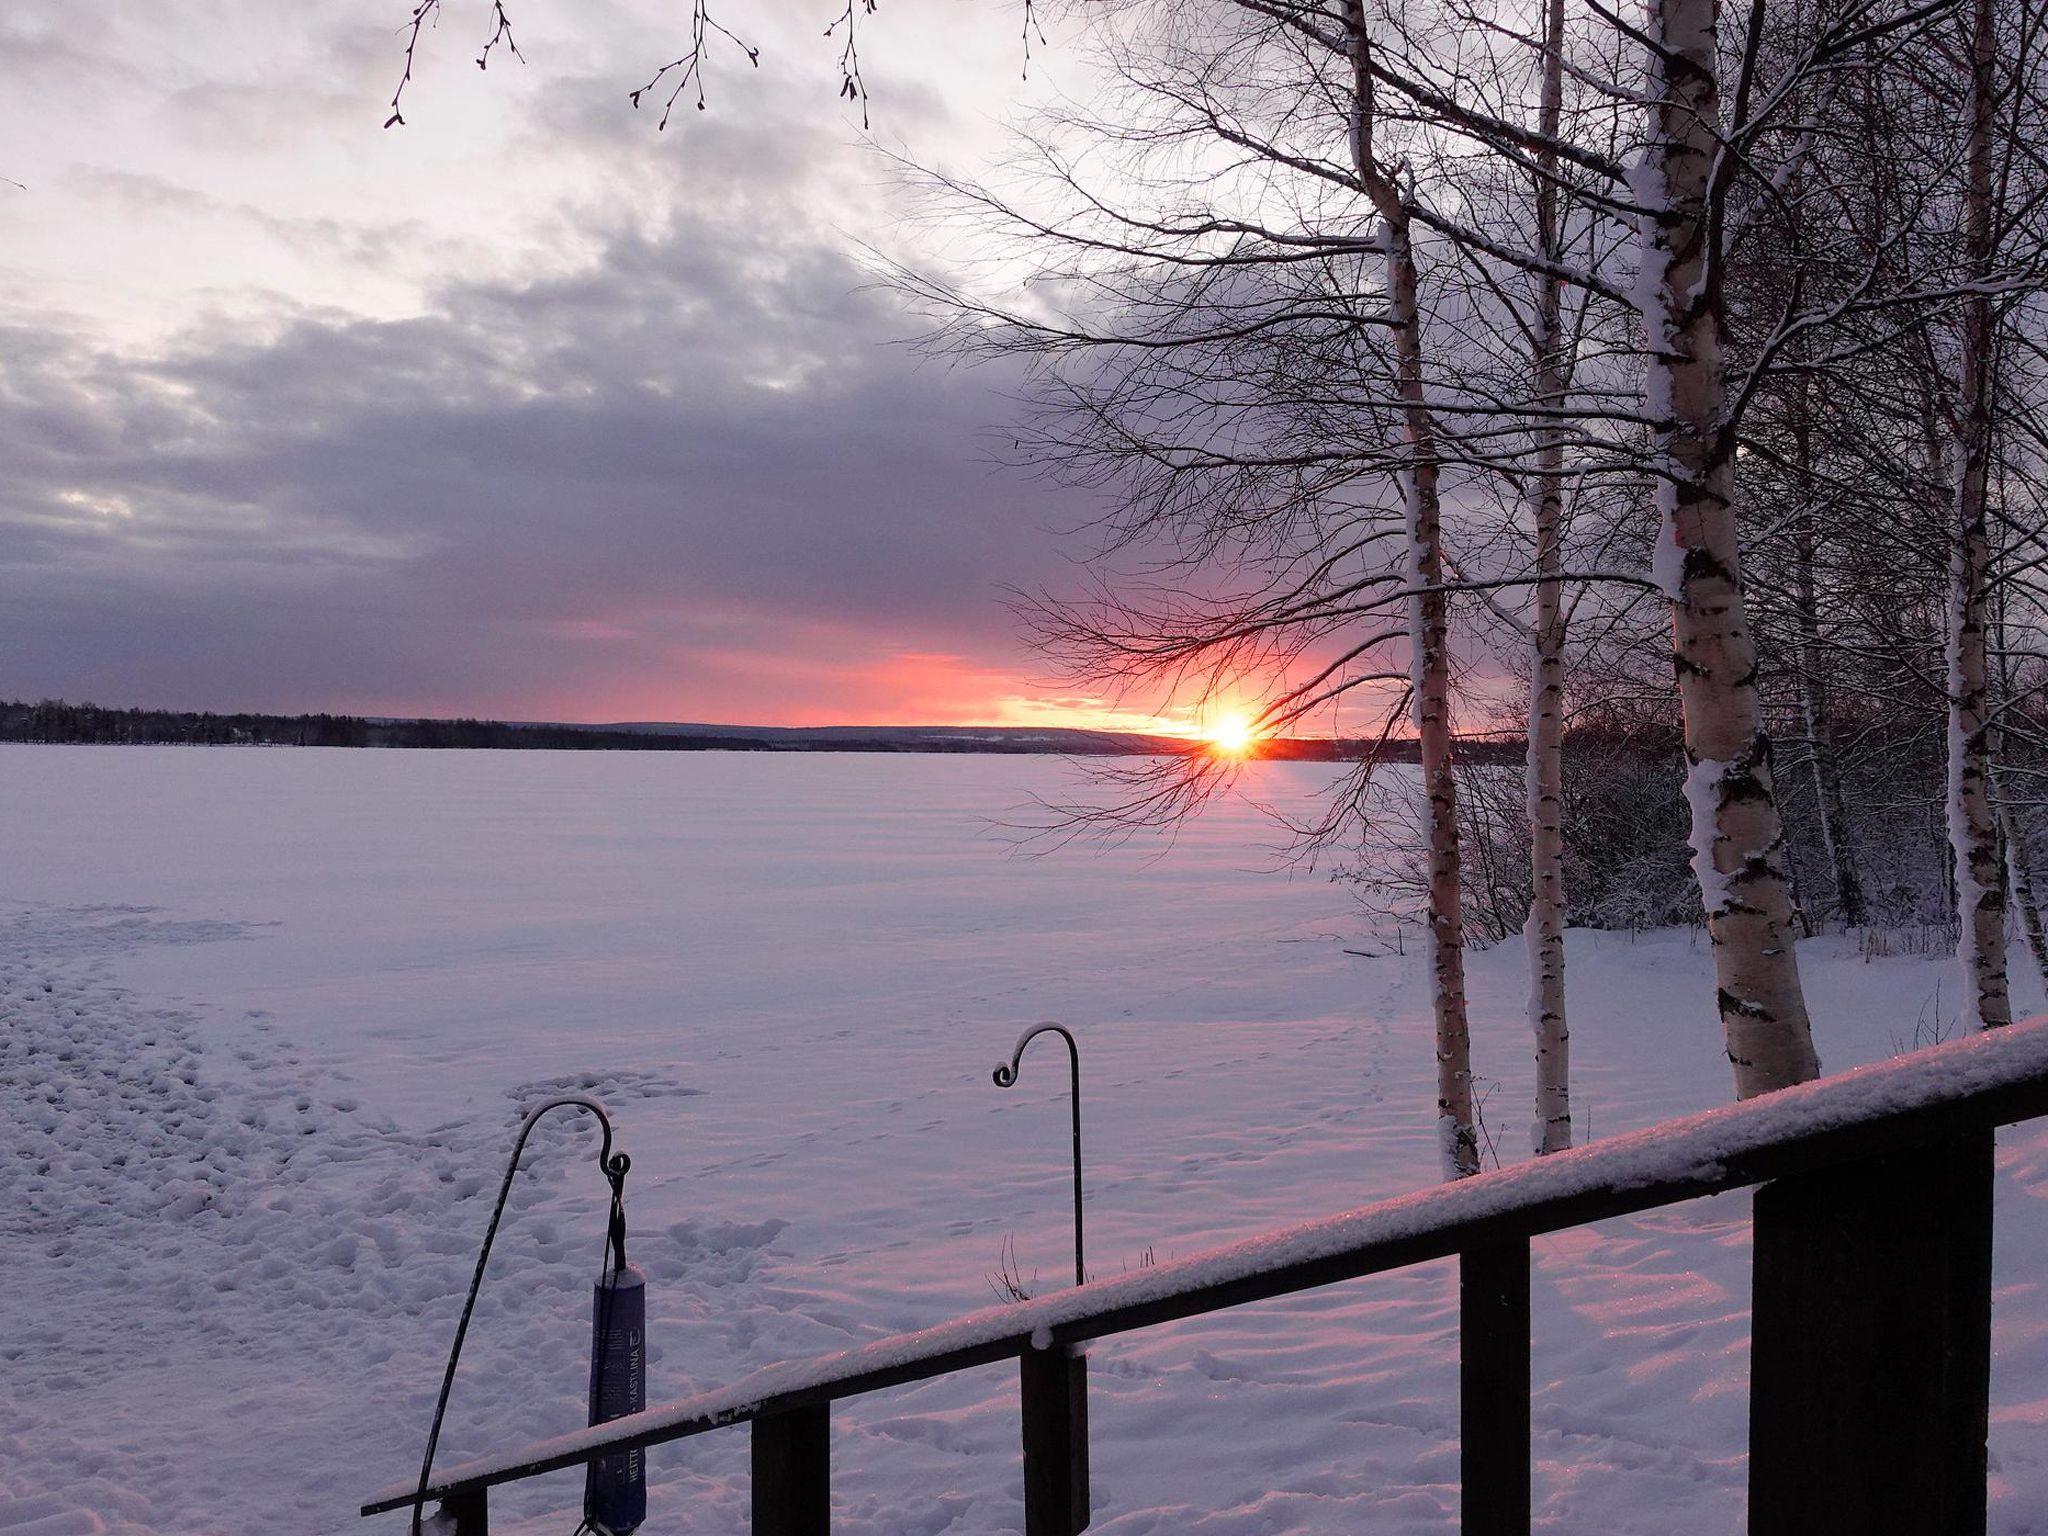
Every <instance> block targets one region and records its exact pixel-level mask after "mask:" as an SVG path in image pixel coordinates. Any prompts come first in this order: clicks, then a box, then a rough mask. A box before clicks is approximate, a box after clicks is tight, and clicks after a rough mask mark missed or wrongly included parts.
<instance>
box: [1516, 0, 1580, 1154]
mask: <svg viewBox="0 0 2048 1536" xmlns="http://www.w3.org/2000/svg"><path fill="white" fill-rule="evenodd" d="M1543 49H1544V52H1543V98H1542V109H1541V120H1540V124H1539V127H1540V131H1541V132H1542V134H1543V136H1544V138H1545V139H1546V140H1549V139H1554V138H1555V137H1556V136H1557V132H1558V125H1559V122H1560V120H1561V117H1562V113H1563V102H1564V77H1563V65H1564V0H1545V5H1544V41H1543ZM1538 167H1539V176H1538V180H1537V182H1536V238H1537V241H1538V244H1539V247H1540V248H1541V250H1542V251H1543V253H1544V255H1546V256H1548V257H1549V258H1550V259H1551V262H1552V264H1553V266H1555V267H1559V268H1561V267H1562V266H1563V262H1562V260H1561V252H1560V251H1559V249H1558V246H1559V227H1558V207H1557V185H1556V183H1555V182H1554V181H1553V180H1551V179H1549V176H1550V174H1551V173H1554V172H1555V171H1556V169H1557V156H1556V155H1555V153H1553V152H1551V151H1548V150H1546V151H1544V152H1543V153H1542V154H1541V155H1540V156H1539V158H1538ZM1536 283H1537V293H1536V316H1535V324H1534V326H1533V327H1532V341H1531V346H1532V350H1533V353H1534V355H1533V357H1532V359H1531V361H1532V363H1533V364H1534V382H1535V391H1534V393H1535V398H1536V403H1537V404H1538V405H1539V406H1546V407H1550V408H1553V409H1555V408H1557V407H1560V406H1562V404H1563V403H1564V359H1563V357H1562V356H1561V353H1560V349H1561V347H1562V345H1563V330H1564V326H1563V311H1564V282H1563V279H1562V278H1559V277H1555V276H1551V275H1544V276H1540V277H1538V278H1537V279H1536ZM1536 430H1537V453H1536V475H1537V479H1536V495H1535V525H1536V526H1535V533H1536V575H1537V577H1538V581H1537V583H1536V587H1535V602H1534V608H1535V611H1534V613H1533V615H1532V618H1533V620H1534V623H1533V626H1532V628H1531V631H1530V650H1531V655H1530V676H1529V743H1528V762H1527V774H1528V785H1529V916H1528V919H1527V921H1526V922H1525V923H1524V924H1523V927H1522V937H1523V940H1524V942H1525V943H1526V944H1527V946H1528V951H1529V1025H1530V1028H1531V1029H1532V1030H1533V1031H1534V1032H1535V1036H1536V1118H1535V1123H1534V1125H1533V1126H1532V1128H1531V1140H1532V1142H1533V1144H1534V1146H1535V1149H1536V1151H1537V1152H1538V1153H1539V1154H1542V1153H1546V1152H1562V1151H1564V1150H1565V1149H1566V1148H1567V1147H1569V1146H1570V1145H1571V1144H1572V1104H1571V1032H1570V1030H1569V1029H1568V1028H1567V1026H1566V1022H1565V1009H1564V633H1565V627H1564V593H1563V589H1562V584H1561V583H1560V582H1558V581H1557V580H1555V579H1554V578H1556V577H1557V576H1559V575H1560V574H1561V573H1562V572H1563V570H1564V553H1563V532H1564V527H1563V525H1564V479H1563V477H1564V434H1563V430H1562V428H1561V427H1559V426H1557V425H1554V424H1552V423H1551V422H1550V421H1549V420H1548V419H1546V418H1539V424H1538V426H1537V429H1536Z"/></svg>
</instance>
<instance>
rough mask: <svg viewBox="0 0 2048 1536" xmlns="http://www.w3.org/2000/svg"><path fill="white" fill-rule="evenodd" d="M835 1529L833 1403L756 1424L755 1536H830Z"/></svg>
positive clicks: (776, 1415) (765, 1418)
mask: <svg viewBox="0 0 2048 1536" xmlns="http://www.w3.org/2000/svg"><path fill="white" fill-rule="evenodd" d="M831 1528H832V1406H831V1404H829V1403H818V1404H815V1405H814V1406H812V1407H809V1408H793V1409H791V1410H790V1411H789V1412H787V1413H771V1414H764V1415H763V1416H762V1417H760V1418H758V1419H756V1420H754V1536H826V1533H827V1532H828V1531H829V1530H830V1529H831Z"/></svg>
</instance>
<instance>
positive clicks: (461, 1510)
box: [431, 1488, 491, 1536]
mask: <svg viewBox="0 0 2048 1536" xmlns="http://www.w3.org/2000/svg"><path fill="white" fill-rule="evenodd" d="M431 1528H432V1529H433V1530H435V1531H436V1532H437V1533H438V1536H490V1530H491V1514H490V1495H489V1493H488V1491H487V1490H485V1489H482V1488H471V1489H467V1490H466V1491H464V1492H462V1493H451V1494H450V1495H448V1497H447V1498H445V1499H443V1500H442V1501H441V1507H440V1508H439V1509H438V1510H436V1511H435V1512H434V1523H433V1526H432V1527H431Z"/></svg>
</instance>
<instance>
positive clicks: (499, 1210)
mask: <svg viewBox="0 0 2048 1536" xmlns="http://www.w3.org/2000/svg"><path fill="white" fill-rule="evenodd" d="M556 1109H580V1110H584V1111H586V1112H587V1113H589V1114H592V1115H595V1116H596V1117H597V1123H598V1127H599V1129H600V1130H602V1131H603V1132H604V1141H603V1143H602V1145H600V1146H599V1147H598V1149H597V1165H598V1167H599V1168H601V1169H603V1170H604V1176H605V1180H606V1182H608V1183H609V1184H610V1185H611V1187H612V1212H611V1220H610V1222H609V1230H608V1231H607V1232H606V1234H605V1247H606V1250H607V1253H608V1262H609V1263H610V1264H613V1265H616V1266H617V1267H618V1268H619V1269H620V1270H623V1269H624V1268H625V1266H626V1229H625V1223H624V1221H623V1220H622V1218H621V1215H620V1194H621V1190H622V1189H623V1187H624V1185H625V1181H626V1171H627V1170H628V1169H629V1168H631V1167H632V1166H633V1160H632V1159H631V1158H629V1157H627V1156H626V1154H625V1153H623V1152H620V1153H616V1154H615V1153H613V1151H612V1120H611V1116H610V1115H608V1114H606V1113H605V1109H604V1106H603V1105H602V1104H600V1103H598V1101H597V1100H595V1099H589V1098H585V1097H584V1096H583V1095H581V1094H573V1093H572V1094H564V1095H562V1096H561V1097H560V1098H556V1099H549V1100H547V1101H546V1102H545V1103H542V1104H537V1105H535V1106H534V1107H533V1109H532V1110H530V1111H529V1112H528V1114H527V1116H526V1118H525V1120H523V1121H521V1122H520V1125H519V1134H518V1135H517V1136H515V1137H514V1138H513V1139H512V1156H511V1157H510V1158H509V1159H508V1160H507V1161H506V1163H505V1177H504V1179H503V1180H502V1181H501V1182H500V1183H499V1185H498V1198H497V1201H496V1203H495V1204H493V1205H492V1207H491V1222H490V1225H489V1226H487V1227H486V1228H484V1243H483V1247H482V1248H480V1249H479V1250H477V1256H476V1272H475V1273H474V1274H472V1275H471V1276H470V1278H469V1295H468V1297H467V1298H466V1299H465V1300H464V1301H463V1303H462V1319H461V1321H459V1322H458V1323H456V1325H455V1343H454V1346H453V1347H452V1348H451V1349H450V1350H449V1351H448V1368H447V1370H445V1371H444V1372H442V1375H441V1395H440V1396H439V1397H438V1398H437V1399H436V1400H435V1403H434V1423H433V1427H432V1428H431V1429H429V1430H428V1431H427V1454H426V1455H425V1456H423V1457H421V1458H420V1486H419V1492H418V1494H417V1496H416V1497H415V1498H414V1499H413V1504H412V1536H420V1531H421V1512H422V1511H423V1510H424V1509H425V1508H426V1503H427V1489H428V1488H429V1487H430V1486H431V1484H432V1480H433V1472H434V1452H435V1450H436V1449H437V1448H438V1447H439V1445H440V1443H441V1420H442V1419H443V1417H445V1416H446V1414H447V1412H448V1393H449V1391H450V1390H451V1389H452V1388H453V1387H454V1385H455V1366H456V1363H457V1362H458V1361H459V1360H461V1358H462V1342H463V1340H464V1339H466V1338H467V1337H468V1336H469V1320H470V1317H471V1315H472V1314H473V1313H474V1312H475V1311H476V1298H477V1292H478V1291H480V1290H482V1289H483V1283H484V1267H485V1266H486V1265H488V1264H489V1263H490V1262H491V1244H492V1243H493V1242H495V1241H496V1240H497V1236H498V1223H499V1222H500V1221H502V1220H503V1219H504V1216H505V1200H506V1197H507V1196H509V1195H510V1194H511V1193H512V1180H513V1179H514V1178H515V1177H516V1176H517V1175H518V1173H519V1155H520V1154H521V1153H522V1152H524V1151H525V1150H526V1138H527V1137H529V1136H531V1135H532V1134H533V1128H534V1127H535V1126H536V1125H538V1124H540V1122H541V1118H542V1117H543V1116H544V1115H546V1114H547V1113H548V1112H549V1111H550V1110H556Z"/></svg>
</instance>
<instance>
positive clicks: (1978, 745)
mask: <svg viewBox="0 0 2048 1536" xmlns="http://www.w3.org/2000/svg"><path fill="white" fill-rule="evenodd" d="M1991 20H1992V15H1991V0H1973V3H1972V5H1971V10H1970V123H1969V130H1968V133H1969V139H1968V145H1967V151H1966V158H1967V174H1968V185H1967V187H1966V189H1965V192H1964V203H1963V214H1964V226H1965V233H1964V239H1965V249H1966V257H1965V259H1966V261H1967V262H1968V266H1969V271H1968V276H1969V278H1970V279H1971V280H1972V281H1973V282H1975V283H1976V284H1978V290H1977V291H1976V292H1974V293H1972V294H1971V295H1970V296H1969V297H1967V298H1966V299H1965V300H1964V301H1963V337H1962V343H1963V345H1962V378H1961V381H1960V388H1959V390H1958V396H1957V417H1958V420H1957V434H1956V448H1955V501H1956V520H1955V533H1954V539H1953V543H1952V545H1951V549H1950V563H1949V606H1948V695H1949V697H1948V832H1949V844H1950V850H1951V855H1952V857H1953V859H1954V870H1955V886H1956V930H1957V931H1956V959H1957V961H1958V962H1959V963H1960V965H1961V966H1962V971H1963V1019H1964V1024H1965V1026H1966V1027H1970V1028H1976V1029H1995V1028H1997V1027H1998V1026H1999V1025H2001V1024H2010V1023H2011V1022H2012V996H2011V993H2010V991H2009V989H2008V984H2007V978H2006V958H2005V879H2004V871H2003V870H2001V869H2000V868H1999V859H1998V817H1997V812H1996V810H1995V808H1994V807H1993V805H1992V803H1991V776H1990V766H1991V765H1990V742H1989V738H1990V720H1989V718H1988V704H1989V699H1990V681H1991V673H1990V659H1989V657H1988V655H1987V654H1986V650H1985V643H1984V635H1985V618H1986V613H1985V602H1986V597H1987V595H1988V592H1989V589H1990V578H1991V535H1990V529H1989V526H1988V521H1987V518H1988V506H1987V503H1988V500H1989V496H1988V490H1989V468H1990V457H1991V341H1992V338H1991V298H1990V295H1989V294H1988V293H1986V292H1985V291H1983V285H1984V283H1985V282H1986V281H1987V280H1988V279H1989V277H1990V275H1991V263H1992V257H1993V251H1992V230H1991V171H1992V167H1991V156H1992V110H1993V102H1992V99H1991V96H1992V86H1993V78H1992V71H1993V67H1994V64H1995V55H1994V52H1993V36H1992V26H1991Z"/></svg>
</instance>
